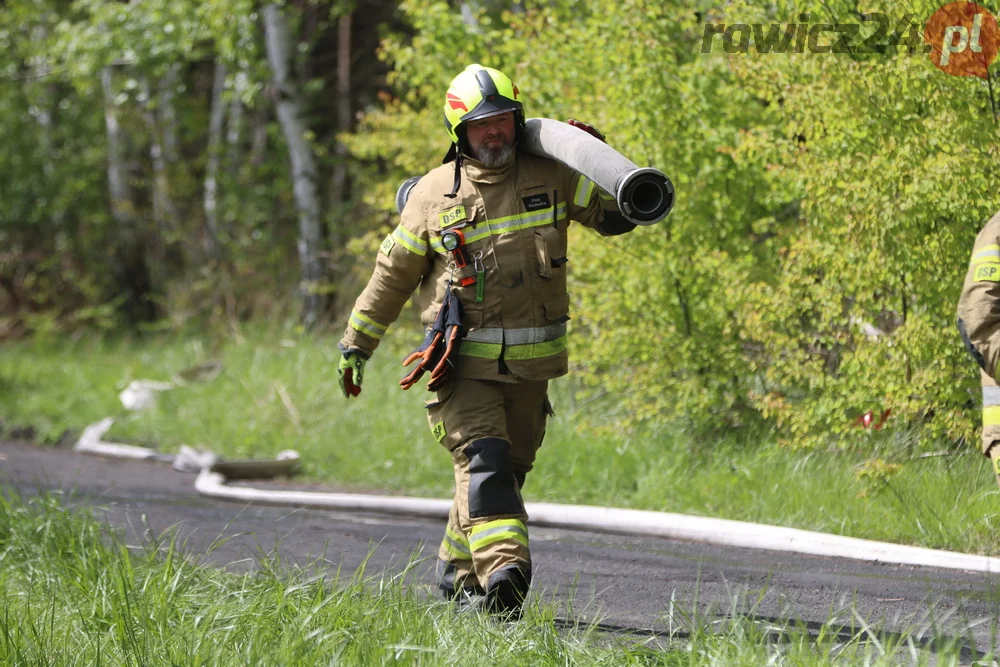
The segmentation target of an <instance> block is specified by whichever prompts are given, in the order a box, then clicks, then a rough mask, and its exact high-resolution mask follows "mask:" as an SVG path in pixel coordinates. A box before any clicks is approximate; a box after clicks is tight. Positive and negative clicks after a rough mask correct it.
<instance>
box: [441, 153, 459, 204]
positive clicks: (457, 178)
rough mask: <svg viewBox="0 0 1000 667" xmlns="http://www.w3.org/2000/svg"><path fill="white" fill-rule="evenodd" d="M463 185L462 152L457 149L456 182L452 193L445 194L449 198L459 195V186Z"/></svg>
mask: <svg viewBox="0 0 1000 667" xmlns="http://www.w3.org/2000/svg"><path fill="white" fill-rule="evenodd" d="M461 185H462V153H461V152H458V151H456V155H455V183H454V185H452V187H451V194H447V195H445V197H447V198H449V199H454V198H455V197H457V196H458V188H459V187H461Z"/></svg>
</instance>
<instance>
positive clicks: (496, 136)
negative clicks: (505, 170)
mask: <svg viewBox="0 0 1000 667" xmlns="http://www.w3.org/2000/svg"><path fill="white" fill-rule="evenodd" d="M465 134H466V137H467V138H468V140H469V148H470V149H471V150H472V157H474V158H476V159H477V160H479V161H480V162H482V163H483V164H485V165H486V166H487V167H499V166H501V165H503V164H506V163H507V161H508V160H510V157H511V156H512V155H513V154H514V137H515V131H514V112H513V111H506V112H504V113H502V114H497V115H496V116H489V117H488V118H480V119H479V120H473V121H469V122H467V123H466V124H465Z"/></svg>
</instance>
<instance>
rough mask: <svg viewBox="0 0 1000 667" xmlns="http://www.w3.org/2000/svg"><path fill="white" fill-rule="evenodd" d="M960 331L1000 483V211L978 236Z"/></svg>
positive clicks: (988, 450)
mask: <svg viewBox="0 0 1000 667" xmlns="http://www.w3.org/2000/svg"><path fill="white" fill-rule="evenodd" d="M958 331H959V334H961V336H962V340H963V341H964V342H965V347H966V349H967V350H968V351H969V352H970V353H971V354H972V356H973V358H974V359H975V360H976V363H978V364H979V369H980V375H981V377H982V385H983V438H982V448H983V454H985V455H986V456H988V457H989V458H990V461H991V462H992V464H993V472H994V473H995V474H996V479H997V484H998V485H1000V387H998V386H997V381H996V377H997V362H998V360H1000V213H997V214H996V215H994V216H993V217H992V218H990V220H989V222H987V223H986V226H985V227H983V229H982V231H980V232H979V236H978V237H977V238H976V243H975V245H974V246H973V247H972V260H971V261H970V262H969V270H968V272H967V273H966V274H965V284H964V285H963V286H962V296H961V298H960V299H959V301H958Z"/></svg>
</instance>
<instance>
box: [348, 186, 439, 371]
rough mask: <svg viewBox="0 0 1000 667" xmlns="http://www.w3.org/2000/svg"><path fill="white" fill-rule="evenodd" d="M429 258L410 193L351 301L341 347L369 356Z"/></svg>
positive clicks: (418, 211) (429, 250)
mask: <svg viewBox="0 0 1000 667" xmlns="http://www.w3.org/2000/svg"><path fill="white" fill-rule="evenodd" d="M415 194H416V193H414V195H415ZM433 258H434V250H433V249H432V248H431V244H430V238H429V234H428V231H427V224H426V222H425V221H424V215H423V206H422V204H421V201H420V198H419V197H417V196H413V195H411V196H410V200H409V201H408V202H407V204H406V207H405V208H404V209H403V214H402V216H400V221H399V225H398V226H397V227H396V229H394V230H393V231H392V233H391V234H389V235H388V236H386V237H385V240H384V241H382V244H381V245H380V246H379V249H378V254H377V258H376V260H375V270H374V271H373V272H372V277H371V278H370V279H369V280H368V284H367V285H366V286H365V289H364V290H363V291H362V292H361V295H360V296H359V297H358V300H357V301H355V302H354V308H353V309H352V310H351V316H350V319H349V320H348V322H347V330H346V331H345V332H344V337H343V338H342V339H341V341H340V347H341V349H356V350H361V352H362V353H364V354H365V355H367V356H371V354H372V353H373V352H374V351H375V348H377V347H378V344H379V342H380V341H381V340H382V336H383V335H385V332H386V330H387V329H388V328H389V325H391V324H392V323H393V322H395V321H396V318H398V317H399V313H400V311H402V309H403V306H404V305H405V304H406V300H407V299H409V298H410V295H411V294H413V291H414V290H415V289H416V288H417V287H418V286H419V285H420V281H421V280H422V279H423V277H424V276H425V275H427V274H428V273H429V272H430V269H431V262H432V260H433Z"/></svg>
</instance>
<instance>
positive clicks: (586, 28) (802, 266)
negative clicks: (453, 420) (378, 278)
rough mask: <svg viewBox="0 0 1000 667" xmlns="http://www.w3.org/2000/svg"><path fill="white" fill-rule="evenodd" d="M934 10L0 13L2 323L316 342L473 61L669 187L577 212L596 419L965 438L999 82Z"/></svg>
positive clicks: (284, 7) (699, 430) (969, 441)
mask: <svg viewBox="0 0 1000 667" xmlns="http://www.w3.org/2000/svg"><path fill="white" fill-rule="evenodd" d="M938 6H939V5H938V4H935V3H931V2H923V1H922V0H914V1H913V2H907V3H894V2H893V3H890V2H879V1H873V2H867V3H859V2H855V1H854V0H852V1H850V2H845V1H843V0H818V1H816V2H809V1H805V0H802V1H798V2H783V1H778V2H772V3H767V4H762V3H753V2H747V1H745V0H733V1H732V2H729V3H726V5H725V7H724V8H720V7H719V6H717V5H716V4H714V3H709V2H703V1H701V0H676V1H671V2H662V1H661V0H615V1H614V2H612V1H611V0H581V1H579V2H571V1H569V0H551V1H547V2H533V1H525V2H512V1H508V0H490V1H482V2H469V3H455V2H452V3H446V2H417V1H413V0H402V1H401V2H397V1H396V0H357V1H356V2H346V1H343V2H342V1H336V2H319V1H312V0H295V1H290V2H286V3H284V4H262V3H256V2H254V1H253V0H198V1H194V0H169V1H168V0H141V1H134V2H127V3H120V2H104V1H100V0H76V1H74V2H64V1H56V0H10V1H9V2H6V3H4V4H3V6H2V7H0V41H2V42H3V43H4V44H6V45H7V47H6V48H5V49H3V51H2V52H0V145H2V146H3V150H2V151H0V339H3V340H6V341H8V343H9V344H13V343H14V342H15V341H19V340H20V341H24V340H52V339H61V338H65V339H69V338H75V337H78V336H80V335H91V334H92V332H95V331H96V332H103V334H104V335H108V336H122V335H137V336H147V337H155V336H157V335H161V334H162V333H164V332H171V331H184V330H191V329H192V328H194V329H200V328H202V327H208V328H209V329H212V328H216V329H218V330H222V331H228V330H233V329H235V328H238V327H240V326H241V325H245V324H247V323H253V322H260V321H274V320H281V321H289V320H294V321H295V322H297V323H298V324H299V326H300V327H301V328H302V329H304V330H308V331H312V332H317V333H318V334H320V335H322V336H325V337H326V338H328V343H329V345H330V346H331V347H332V345H333V343H334V342H335V340H336V339H337V337H339V335H340V332H341V331H342V328H343V326H344V322H345V320H346V313H348V312H349V310H350V307H351V305H352V303H353V300H354V298H355V296H356V295H357V293H358V291H359V289H360V287H361V286H362V285H363V283H364V280H365V279H366V278H367V276H368V275H369V273H370V270H371V265H372V261H373V257H374V253H375V252H376V250H377V248H378V244H379V242H380V241H381V239H382V238H384V236H385V235H386V233H387V232H388V231H390V230H391V229H392V228H393V227H394V226H395V224H396V215H395V211H394V199H393V194H394V191H395V188H396V187H397V186H398V184H399V183H401V182H402V181H403V180H404V179H405V178H407V177H409V176H411V175H419V174H422V173H425V172H426V171H427V170H428V169H429V168H431V167H432V166H434V165H435V164H438V163H439V161H440V159H441V157H442V156H443V154H444V152H445V150H446V148H447V137H446V134H445V132H444V131H443V127H442V123H441V114H440V108H441V104H442V100H443V96H444V91H445V89H446V88H447V84H448V82H449V81H450V79H451V78H452V77H453V76H454V75H455V74H456V73H457V72H459V71H461V69H463V68H464V67H465V66H466V65H467V64H468V63H471V62H479V63H482V64H484V65H490V66H494V67H497V68H500V69H502V70H503V71H505V72H506V73H508V74H509V75H510V76H511V77H512V78H513V79H514V81H515V83H516V84H517V85H518V87H519V88H520V90H521V91H522V92H523V95H524V99H525V100H526V109H527V115H528V116H529V117H532V116H541V117H548V118H557V119H566V118H569V117H575V118H580V119H583V120H585V121H587V122H590V123H592V124H594V125H596V126H597V127H598V128H600V129H601V130H602V131H603V132H605V133H606V134H607V136H608V138H609V142H610V144H611V145H612V146H614V147H615V148H616V149H618V150H619V151H621V152H622V153H623V154H625V155H626V156H628V157H630V158H631V159H632V160H634V161H635V162H637V163H639V164H640V165H647V164H648V165H653V166H656V167H658V168H660V169H662V170H663V171H665V172H666V173H667V174H668V175H669V176H670V177H671V179H672V180H673V182H674V184H675V187H676V189H677V204H676V207H675V209H674V211H673V213H672V214H671V216H670V217H669V218H668V220H667V221H665V222H663V223H661V224H659V225H657V226H655V227H650V228H640V229H639V230H638V231H636V232H635V233H632V234H629V235H627V236H624V237H618V238H616V239H602V238H600V237H597V236H596V235H592V234H589V233H587V232H586V230H582V231H581V230H577V232H575V238H574V239H573V241H572V245H571V248H572V250H573V257H572V260H573V262H572V266H573V267H574V270H572V271H571V273H570V276H571V293H572V296H573V307H572V311H573V321H572V324H571V327H572V331H573V336H572V337H571V341H572V342H571V346H572V347H571V358H572V360H573V371H574V375H575V377H576V378H578V384H577V385H575V389H574V391H576V392H577V395H578V396H579V397H583V398H586V397H587V396H593V397H599V396H608V395H611V396H614V397H615V401H614V404H613V406H612V407H609V408H608V409H605V410H602V411H600V412H599V413H597V414H593V415H591V417H590V424H589V428H590V429H591V430H592V432H593V433H598V434H600V433H602V432H622V431H628V430H629V429H638V428H646V427H650V426H658V425H672V426H673V427H676V428H680V429H683V430H684V432H686V433H689V434H692V437H698V438H706V437H712V434H718V433H732V432H734V431H745V432H755V433H761V432H765V433H769V434H771V435H773V437H774V438H775V439H776V441H777V442H778V443H780V444H781V445H783V446H787V447H792V448H806V449H821V450H824V451H826V450H831V449H832V450H845V449H851V448H856V447H864V446H866V443H869V442H870V441H871V439H872V438H873V437H875V433H874V430H873V428H866V427H865V425H866V424H865V415H866V414H870V415H871V416H872V417H873V425H875V424H878V425H880V426H881V427H882V435H884V434H886V433H895V434H897V435H898V434H903V435H905V441H906V442H907V443H910V444H912V443H925V445H924V446H925V448H931V449H936V448H940V447H942V446H943V447H944V448H945V451H946V452H947V451H966V450H968V449H970V448H972V449H974V448H975V446H976V429H977V427H978V420H979V411H978V409H977V393H978V392H977V371H976V368H975V365H974V363H973V362H972V361H971V359H970V358H969V357H968V355H967V353H966V352H965V351H964V350H963V348H962V345H961V341H960V339H959V337H958V334H957V331H956V329H955V324H954V321H955V304H956V302H957V298H958V294H959V291H960V288H961V284H962V280H963V277H964V274H965V271H966V267H967V263H968V257H969V253H970V250H971V246H972V242H973V240H974V238H975V235H976V233H977V231H978V229H979V228H980V227H981V226H982V225H983V223H984V222H985V220H986V219H988V218H989V217H990V216H991V215H992V214H993V213H994V212H995V211H996V210H997V209H998V208H1000V193H998V190H997V187H996V183H997V178H998V176H1000V173H998V172H1000V163H998V160H997V151H998V141H997V139H998V125H997V101H996V98H995V92H994V88H995V86H994V83H995V81H994V79H995V77H994V76H993V74H992V73H991V74H990V76H989V77H986V78H977V77H960V76H950V75H948V74H945V73H943V72H942V71H940V70H939V69H937V68H935V67H934V65H933V64H932V63H931V62H930V60H929V58H928V57H927V54H926V53H924V52H923V49H922V46H923V43H922V33H923V25H924V21H926V18H927V17H928V16H930V15H931V13H932V12H933V11H934V10H936V9H937V8H938ZM880 15H881V16H884V17H887V18H888V21H889V31H888V33H886V34H885V35H880V36H879V39H878V40H877V48H872V49H864V48H854V47H852V48H851V49H848V50H847V52H844V53H836V54H833V53H811V52H809V50H808V49H805V52H802V53H795V52H793V51H794V49H789V50H788V52H784V53H776V52H773V50H772V52H770V53H763V52H761V49H760V48H759V47H760V44H759V43H758V42H759V40H755V43H754V47H753V48H752V49H750V50H749V52H741V50H740V49H739V48H726V47H724V45H723V43H722V41H716V42H714V43H713V44H712V48H710V49H706V48H704V47H705V42H704V37H705V34H706V27H707V26H709V25H710V24H713V25H720V24H721V25H731V24H733V23H737V22H739V23H744V24H755V23H760V24H762V25H763V26H764V27H765V28H766V27H767V26H770V25H771V24H780V25H788V24H795V23H805V22H810V21H811V22H826V23H848V22H853V23H855V24H858V25H860V26H861V31H860V34H859V36H858V38H857V39H856V40H855V42H854V44H855V45H858V44H860V43H861V41H862V40H863V39H864V38H866V37H869V36H871V35H872V34H873V32H874V31H875V30H876V29H877V28H878V26H879V25H880V24H879V21H878V20H877V18H878V16H880ZM411 338H412V336H411ZM154 339H155V338H154ZM407 341H408V342H409V339H407ZM8 349H11V348H8ZM0 354H2V352H0ZM331 373H332V370H331ZM10 395H14V394H10ZM334 399H336V400H339V396H331V397H330V400H331V401H332V400H334ZM3 412H4V410H2V409H0V417H3V416H4V415H3ZM883 416H887V418H885V419H884V420H883ZM582 418H583V416H582V415H581V419H582ZM882 422H884V423H882ZM926 443H930V444H926ZM879 465H881V464H879ZM874 470H875V474H877V475H885V474H889V473H891V472H892V470H893V468H892V467H891V466H889V467H887V466H881V467H879V466H876V468H875V469H874Z"/></svg>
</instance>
